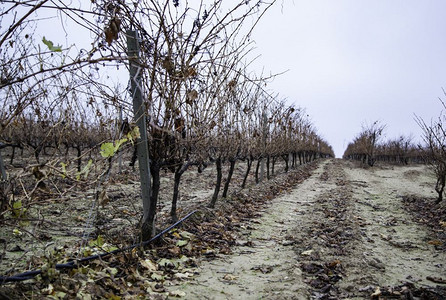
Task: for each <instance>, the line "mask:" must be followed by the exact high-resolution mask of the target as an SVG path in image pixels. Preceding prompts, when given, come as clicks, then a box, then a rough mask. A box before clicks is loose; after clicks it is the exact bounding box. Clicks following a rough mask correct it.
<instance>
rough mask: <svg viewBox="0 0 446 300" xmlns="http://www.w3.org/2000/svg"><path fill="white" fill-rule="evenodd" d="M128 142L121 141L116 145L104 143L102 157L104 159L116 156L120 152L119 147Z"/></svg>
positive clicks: (116, 142)
mask: <svg viewBox="0 0 446 300" xmlns="http://www.w3.org/2000/svg"><path fill="white" fill-rule="evenodd" d="M127 141H128V140H127V139H126V138H123V139H120V140H118V141H115V143H114V144H113V143H103V144H102V145H101V152H100V153H101V156H102V157H103V158H109V157H112V156H113V155H115V153H116V152H118V150H119V147H121V145H122V144H124V143H125V142H127Z"/></svg>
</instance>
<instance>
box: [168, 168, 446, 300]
mask: <svg viewBox="0 0 446 300" xmlns="http://www.w3.org/2000/svg"><path fill="white" fill-rule="evenodd" d="M434 183H435V179H434V177H433V175H432V174H430V172H429V171H428V170H427V169H426V167H424V166H409V167H399V166H395V167H387V168H383V167H376V168H373V169H363V168H359V167H357V166H355V165H354V164H353V163H350V162H347V161H342V160H324V161H323V162H321V163H320V164H319V166H318V168H317V169H316V170H315V171H314V172H313V174H312V176H311V177H309V178H308V179H307V180H305V181H304V182H302V183H301V184H298V185H297V186H296V187H295V188H294V189H293V190H292V191H291V192H289V193H287V194H285V195H282V196H280V197H277V198H275V199H274V200H272V202H271V204H270V205H269V206H268V208H267V209H264V211H262V217H260V218H258V219H254V220H251V222H250V223H247V224H245V229H244V230H243V231H242V232H240V236H239V242H238V246H237V247H235V249H233V254H231V255H220V256H219V257H218V258H217V259H214V260H212V261H206V260H203V261H201V262H200V263H199V275H197V276H195V277H194V278H193V279H192V280H188V281H183V282H182V284H181V285H176V286H170V287H168V289H169V290H176V291H178V290H179V291H182V292H184V293H185V296H184V298H185V299H340V298H344V299H364V298H366V299H367V298H370V296H371V294H372V293H373V292H376V291H377V287H378V286H380V287H381V288H382V287H384V286H398V285H402V284H406V283H410V284H415V285H416V286H420V287H429V286H431V287H432V286H435V285H438V283H434V282H432V281H429V280H427V279H426V278H427V277H436V278H444V279H446V253H445V252H444V251H439V250H435V247H434V245H432V244H431V243H429V241H431V240H432V239H433V234H432V232H431V231H430V230H429V229H428V228H427V227H425V226H423V225H420V224H418V223H416V222H415V221H414V217H413V216H411V215H410V214H409V213H408V212H407V211H406V210H404V208H403V203H402V200H401V196H403V195H418V196H422V197H433V196H434V195H433V193H432V188H433V184H434Z"/></svg>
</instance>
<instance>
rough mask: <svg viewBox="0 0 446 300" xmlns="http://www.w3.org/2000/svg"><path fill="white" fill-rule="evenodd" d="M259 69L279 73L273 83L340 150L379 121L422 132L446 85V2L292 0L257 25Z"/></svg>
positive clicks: (395, 130) (394, 132) (395, 132)
mask: <svg viewBox="0 0 446 300" xmlns="http://www.w3.org/2000/svg"><path fill="white" fill-rule="evenodd" d="M253 39H254V40H255V41H256V49H255V50H254V53H255V54H260V55H261V57H260V58H259V59H258V60H257V61H256V62H255V65H256V67H257V68H259V69H260V68H261V67H263V66H264V67H265V70H268V71H271V72H273V73H279V72H282V71H285V70H289V71H288V72H287V73H286V74H284V75H281V76H280V77H278V78H276V79H275V81H274V82H273V83H271V84H270V85H269V87H270V88H271V90H272V91H274V92H278V93H280V95H281V97H283V98H287V99H288V101H289V103H294V104H295V105H297V106H300V107H303V108H306V110H307V112H308V114H309V115H310V118H311V120H312V121H313V123H314V125H315V127H316V128H317V130H318V133H319V134H320V135H321V136H322V137H324V138H325V139H326V140H327V141H328V142H329V143H330V144H331V145H332V146H333V148H334V150H335V153H336V156H337V157H340V156H342V154H343V153H344V150H345V148H346V146H347V144H348V143H349V142H350V141H352V140H353V138H354V137H355V135H356V134H357V133H359V132H360V131H361V126H362V125H363V124H366V123H367V124H371V123H373V122H374V121H375V120H380V121H381V122H382V123H383V124H386V125H387V128H386V138H394V137H397V136H399V135H401V134H405V135H409V134H413V135H414V136H415V138H416V139H417V141H420V139H419V136H420V135H421V130H420V128H419V126H418V125H417V124H416V122H415V120H414V114H416V115H418V116H420V117H422V118H423V119H424V120H426V121H428V122H430V120H431V119H432V118H437V117H438V116H439V114H440V111H441V108H442V106H441V103H440V101H439V100H438V98H439V97H441V98H443V99H445V100H446V97H443V90H442V88H443V87H444V88H446V1H444V0H431V1H429V0H419V1H412V0H369V1H366V0H363V1H358V0H312V1H305V0H303V1H298V0H294V1H292V0H290V1H284V3H281V2H280V1H279V3H278V5H276V6H275V7H273V8H272V9H271V10H270V11H268V13H267V14H266V15H265V16H264V18H263V19H262V20H261V22H260V24H259V25H258V27H257V28H256V30H255V32H254V34H253Z"/></svg>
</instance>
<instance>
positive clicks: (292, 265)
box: [0, 159, 446, 299]
mask: <svg viewBox="0 0 446 300" xmlns="http://www.w3.org/2000/svg"><path fill="white" fill-rule="evenodd" d="M244 169H245V165H244V164H243V163H240V164H237V169H236V173H235V175H234V176H235V177H234V179H233V182H232V183H231V196H230V197H229V198H228V199H221V200H219V202H217V204H218V205H217V208H216V209H214V210H210V209H207V208H206V204H207V203H208V201H209V200H210V197H211V195H212V191H213V180H214V179H215V174H214V173H215V170H214V168H213V166H210V167H209V168H207V169H205V171H204V172H203V173H201V174H199V173H197V172H196V171H195V170H191V171H188V172H187V173H186V174H185V175H184V178H183V181H182V185H181V191H180V201H179V215H180V217H181V216H182V215H185V214H186V213H188V212H189V211H191V210H193V209H198V213H196V214H195V215H194V216H193V217H192V218H191V219H190V220H188V221H186V222H185V223H184V224H183V225H182V227H181V228H178V229H175V230H173V231H172V232H170V233H169V234H166V235H165V236H164V237H163V239H162V240H161V241H159V242H158V243H156V244H154V245H152V246H151V247H150V249H147V250H139V251H131V252H126V253H124V255H117V256H114V257H112V258H109V259H106V260H103V261H96V262H92V263H90V264H88V265H86V266H85V268H81V269H79V270H73V271H70V272H68V273H66V272H61V273H60V274H58V277H57V279H51V278H49V279H48V278H39V277H38V278H36V279H33V280H31V281H27V282H25V283H14V284H7V285H3V286H0V296H1V297H9V298H11V299H14V298H17V297H19V298H22V297H23V295H26V296H28V297H30V295H33V297H34V298H36V299H46V298H47V297H49V296H50V297H53V298H57V297H59V298H63V297H66V298H76V297H77V298H79V299H81V298H85V299H87V298H89V299H103V298H108V299H121V298H122V299H134V298H142V299H147V298H149V299H173V298H184V299H371V298H376V299H378V297H379V298H380V299H446V204H445V203H441V204H440V205H435V203H434V202H435V198H434V197H435V194H434V189H433V188H434V185H435V177H434V175H433V173H432V172H431V170H430V169H429V168H428V167H426V166H424V165H410V166H390V165H385V166H380V165H378V166H376V167H373V168H363V167H361V166H360V165H357V164H356V163H353V162H349V161H344V160H339V159H330V160H319V161H316V162H313V163H310V164H307V165H304V166H300V167H298V168H296V169H293V170H291V171H290V172H288V173H284V172H283V166H282V165H279V166H277V167H276V170H277V171H276V173H277V174H276V175H275V176H273V177H272V178H271V180H269V181H265V182H263V183H262V184H259V185H255V184H254V179H253V178H252V176H250V178H249V186H248V187H247V188H246V189H243V190H241V189H240V188H239V186H240V183H241V181H242V178H243V174H244ZM224 174H226V173H224ZM171 190H172V174H170V173H166V174H164V176H163V182H162V191H161V199H160V203H159V209H160V213H159V220H158V224H160V227H165V226H167V224H168V222H167V221H168V211H169V209H170V205H169V204H170V203H169V202H170V198H171ZM96 193H97V189H96V188H95V187H92V186H84V187H83V188H81V189H73V190H71V191H70V192H65V193H63V194H62V195H59V196H58V197H54V198H48V197H47V198H45V199H39V200H38V201H39V202H38V203H32V205H29V211H28V214H29V216H30V217H31V218H34V219H36V220H38V222H31V223H29V224H28V225H23V224H22V225H20V224H18V223H16V224H9V225H8V226H5V227H3V228H1V229H0V230H1V231H0V232H1V238H2V242H3V245H4V250H3V253H2V264H1V270H2V274H7V275H8V276H10V275H12V274H15V273H18V272H19V271H25V270H30V269H35V268H41V267H44V266H47V265H48V260H54V261H56V262H58V263H60V262H65V261H66V260H67V257H70V258H73V256H74V257H82V255H83V254H82V251H80V248H79V247H80V246H82V245H84V246H85V245H88V242H91V241H92V240H93V241H94V240H95V239H96V238H97V237H98V235H102V236H103V237H104V240H105V241H106V242H107V243H109V244H112V245H116V246H118V247H121V246H126V245H129V244H131V243H134V242H136V241H137V236H138V235H137V231H136V230H137V227H138V221H139V220H138V219H139V217H138V216H139V214H140V212H141V204H140V201H139V185H138V183H137V178H136V176H135V173H134V172H132V171H131V170H128V169H127V170H124V172H123V173H121V174H114V175H113V176H112V180H111V181H110V185H109V186H108V187H107V195H108V198H109V202H108V203H107V204H105V205H104V206H99V207H97V206H94V205H93V204H94V203H95V201H93V199H94V196H95V194H96ZM36 201H37V200H36ZM10 220H12V219H10ZM13 228H18V229H20V230H21V232H22V234H21V235H18V234H17V233H16V234H13V231H12V229H13ZM49 248H52V249H56V254H54V253H53V254H52V256H50V257H49V258H48V257H47V258H45V255H44V254H46V253H47V252H49V251H48V249H49ZM47 256H48V255H47ZM114 297H117V298H114Z"/></svg>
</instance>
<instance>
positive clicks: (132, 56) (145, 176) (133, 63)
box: [127, 30, 154, 241]
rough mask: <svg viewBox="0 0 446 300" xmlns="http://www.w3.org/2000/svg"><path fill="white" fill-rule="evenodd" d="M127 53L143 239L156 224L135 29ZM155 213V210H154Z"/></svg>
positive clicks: (129, 37)
mask: <svg viewBox="0 0 446 300" xmlns="http://www.w3.org/2000/svg"><path fill="white" fill-rule="evenodd" d="M127 51H128V53H127V55H128V57H129V63H130V85H131V93H132V98H133V118H134V121H135V122H136V124H137V125H138V128H139V133H140V138H139V139H138V140H137V148H136V151H137V155H138V165H139V176H140V181H141V197H142V204H143V219H142V223H141V238H142V240H143V241H145V240H149V239H150V238H151V236H150V235H151V233H149V232H150V231H149V228H154V224H148V218H149V215H150V213H151V212H150V194H151V185H150V160H149V145H148V139H147V122H146V113H145V105H144V102H143V101H142V80H141V79H142V68H141V67H140V62H139V37H138V33H137V31H135V30H128V31H127ZM152 213H153V212H152Z"/></svg>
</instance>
